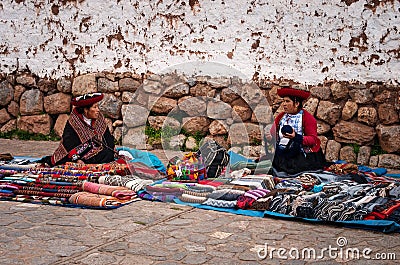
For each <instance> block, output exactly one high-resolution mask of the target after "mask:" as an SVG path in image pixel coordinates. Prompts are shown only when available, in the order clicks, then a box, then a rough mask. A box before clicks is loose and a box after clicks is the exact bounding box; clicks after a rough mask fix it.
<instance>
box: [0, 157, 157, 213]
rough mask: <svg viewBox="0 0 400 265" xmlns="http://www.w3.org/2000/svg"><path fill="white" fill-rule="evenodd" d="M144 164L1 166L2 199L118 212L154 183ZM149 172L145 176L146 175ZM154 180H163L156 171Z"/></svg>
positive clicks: (4, 164)
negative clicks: (143, 177) (142, 176)
mask: <svg viewBox="0 0 400 265" xmlns="http://www.w3.org/2000/svg"><path fill="white" fill-rule="evenodd" d="M133 167H134V168H135V170H136V171H138V172H141V174H142V175H143V174H145V176H146V177H147V178H150V177H151V176H152V175H151V172H153V171H152V169H151V168H147V167H145V166H144V165H141V164H135V165H129V164H118V163H109V164H75V163H66V164H65V165H62V166H56V167H52V168H48V167H43V166H40V165H39V164H36V163H25V164H24V165H20V164H17V163H12V162H11V163H10V162H8V163H3V164H1V165H0V199H1V200H11V201H20V202H31V203H44V204H53V205H63V206H81V207H89V208H104V209H110V208H116V207H120V206H122V205H125V204H127V203H130V202H133V201H135V200H137V199H138V197H137V192H138V191H139V190H141V189H143V188H144V187H145V186H146V185H149V184H152V183H153V180H150V179H142V178H140V177H139V176H136V175H133V174H131V170H132V168H133ZM143 172H145V173H143ZM155 172H156V173H157V174H154V178H159V172H158V171H157V170H155Z"/></svg>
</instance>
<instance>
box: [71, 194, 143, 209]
mask: <svg viewBox="0 0 400 265" xmlns="http://www.w3.org/2000/svg"><path fill="white" fill-rule="evenodd" d="M135 198H136V196H130V197H129V199H125V200H124V199H118V198H116V197H113V196H108V195H103V194H94V193H90V192H85V191H83V192H78V193H75V194H73V195H72V196H71V197H70V198H69V202H70V203H72V204H75V205H79V206H87V207H100V208H116V207H119V206H122V205H124V204H127V203H130V202H133V201H134V199H135Z"/></svg>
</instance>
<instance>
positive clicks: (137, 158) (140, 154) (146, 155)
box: [117, 146, 167, 173]
mask: <svg viewBox="0 0 400 265" xmlns="http://www.w3.org/2000/svg"><path fill="white" fill-rule="evenodd" d="M121 150H123V151H127V152H129V153H130V154H131V155H132V157H133V159H132V160H130V161H129V162H141V163H143V164H145V165H147V166H149V167H152V168H155V169H157V170H158V171H161V172H163V173H166V172H167V169H166V168H165V166H164V164H163V163H162V162H161V160H160V159H159V158H158V157H157V156H156V155H155V154H152V153H150V152H147V151H141V150H138V149H133V148H129V147H125V146H122V147H117V151H118V152H119V151H121Z"/></svg>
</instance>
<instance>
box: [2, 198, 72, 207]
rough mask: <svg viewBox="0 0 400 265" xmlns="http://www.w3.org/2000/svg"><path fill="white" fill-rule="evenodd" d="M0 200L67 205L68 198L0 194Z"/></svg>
mask: <svg viewBox="0 0 400 265" xmlns="http://www.w3.org/2000/svg"><path fill="white" fill-rule="evenodd" d="M0 200H7V201H16V202H26V203H40V204H50V205H64V206H66V205H69V204H70V203H69V201H68V198H60V197H46V196H35V195H14V196H12V197H4V196H0Z"/></svg>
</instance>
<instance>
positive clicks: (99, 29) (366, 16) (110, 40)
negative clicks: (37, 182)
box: [0, 0, 400, 84]
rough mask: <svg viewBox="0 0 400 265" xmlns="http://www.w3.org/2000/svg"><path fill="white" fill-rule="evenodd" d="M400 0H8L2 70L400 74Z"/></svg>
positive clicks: (52, 74) (323, 76)
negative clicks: (217, 68) (204, 65)
mask: <svg viewBox="0 0 400 265" xmlns="http://www.w3.org/2000/svg"><path fill="white" fill-rule="evenodd" d="M399 16H400V1H397V0H380V1H377V0H329V1H289V0H274V1H269V0H259V1H253V0H242V1H222V0H215V1H206V0H180V1H177V0H162V1H160V0H147V1H137V0H124V1H118V0H116V1H115V0H114V1H99V0H79V1H77V0H75V1H73V0H63V1H56V0H55V1H43V0H29V1H27V0H2V1H1V2H0V17H1V22H0V34H1V36H2V38H0V72H1V73H12V72H14V71H23V70H26V69H29V70H30V71H31V72H33V73H35V74H37V75H38V76H41V77H45V76H47V77H49V78H55V79H58V78H61V77H63V76H77V75H80V74H84V73H94V72H103V71H108V72H119V73H123V72H132V73H147V72H152V73H159V72H160V71H162V70H163V69H165V68H168V67H170V66H171V65H176V64H181V63H185V62H189V61H213V62H219V63H221V64H225V65H229V66H231V67H234V68H236V69H240V71H242V72H243V73H244V74H245V75H246V76H247V77H248V78H249V79H251V78H252V77H253V76H257V77H260V78H261V79H274V78H275V77H276V78H287V79H290V80H295V81H296V82H300V83H306V84H318V83H322V82H323V81H324V80H340V81H350V80H357V81H359V82H362V83H366V82H369V81H388V80H396V81H397V82H399V76H400V75H399V69H400V57H399V47H400V39H399V26H398V24H399V23H398V21H399Z"/></svg>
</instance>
